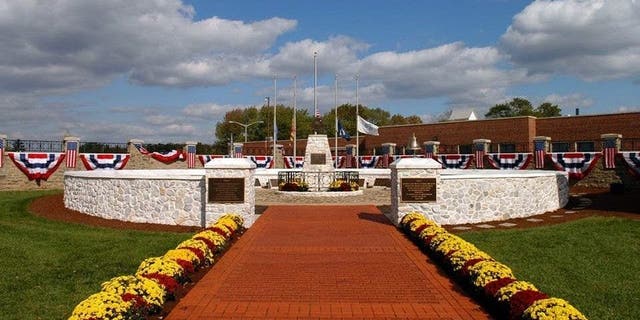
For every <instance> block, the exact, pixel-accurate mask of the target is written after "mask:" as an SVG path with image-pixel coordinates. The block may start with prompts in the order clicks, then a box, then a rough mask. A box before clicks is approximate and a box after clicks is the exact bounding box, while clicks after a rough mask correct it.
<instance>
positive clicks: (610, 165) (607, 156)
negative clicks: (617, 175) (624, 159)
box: [602, 139, 618, 169]
mask: <svg viewBox="0 0 640 320" xmlns="http://www.w3.org/2000/svg"><path fill="white" fill-rule="evenodd" d="M617 151H618V150H617V148H616V140H615V139H607V140H604V143H603V146H602V156H603V157H604V168H605V169H615V168H616V153H617Z"/></svg>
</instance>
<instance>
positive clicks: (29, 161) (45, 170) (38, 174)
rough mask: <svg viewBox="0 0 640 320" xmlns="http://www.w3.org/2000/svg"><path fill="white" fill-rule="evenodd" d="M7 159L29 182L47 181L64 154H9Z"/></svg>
mask: <svg viewBox="0 0 640 320" xmlns="http://www.w3.org/2000/svg"><path fill="white" fill-rule="evenodd" d="M9 158H10V159H11V161H13V163H14V164H15V165H16V167H18V169H20V171H22V173H24V174H25V175H26V176H27V178H29V180H37V181H39V180H47V179H49V177H50V176H51V175H52V174H53V173H54V172H55V171H56V169H58V167H59V166H60V164H61V163H62V160H64V153H39V152H38V153H36V152H10V153H9Z"/></svg>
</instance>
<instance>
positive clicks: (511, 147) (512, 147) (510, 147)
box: [499, 143, 516, 153]
mask: <svg viewBox="0 0 640 320" xmlns="http://www.w3.org/2000/svg"><path fill="white" fill-rule="evenodd" d="M499 150H500V152H501V153H515V152H516V144H515V143H501V144H500V149H499Z"/></svg>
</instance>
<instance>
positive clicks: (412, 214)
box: [400, 211, 427, 226]
mask: <svg viewBox="0 0 640 320" xmlns="http://www.w3.org/2000/svg"><path fill="white" fill-rule="evenodd" d="M416 219H419V220H425V221H426V220H427V219H426V218H425V217H424V215H422V213H420V212H417V211H412V212H409V213H407V214H406V215H405V216H404V217H402V220H400V224H401V225H403V226H404V225H405V224H407V222H408V221H411V220H416Z"/></svg>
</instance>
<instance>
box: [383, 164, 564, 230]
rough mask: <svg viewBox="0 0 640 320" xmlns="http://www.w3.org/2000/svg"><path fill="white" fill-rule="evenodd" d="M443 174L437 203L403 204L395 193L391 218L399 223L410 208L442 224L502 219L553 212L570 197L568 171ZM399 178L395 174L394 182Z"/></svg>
mask: <svg viewBox="0 0 640 320" xmlns="http://www.w3.org/2000/svg"><path fill="white" fill-rule="evenodd" d="M441 173H442V174H441V175H440V181H439V184H438V186H437V192H436V202H425V203H402V202H400V201H399V193H398V196H396V197H393V196H392V199H391V202H392V204H391V205H392V208H394V206H397V216H393V217H390V219H391V220H392V222H393V223H395V224H397V223H398V222H399V221H400V219H402V217H403V216H404V215H406V214H407V213H409V212H411V211H418V212H421V213H423V214H425V216H426V217H427V218H429V219H431V220H433V221H435V222H437V223H439V224H465V223H479V222H486V221H500V220H506V219H511V218H521V217H527V216H532V215H536V214H542V213H545V212H549V211H554V210H557V209H559V208H562V207H564V206H565V205H566V204H567V201H568V199H569V185H568V176H567V174H566V173H565V172H554V171H526V172H523V171H505V170H442V171H441ZM398 175H401V173H400V172H399V173H398ZM410 175H411V174H410V173H409V174H407V176H410ZM396 179H398V178H396ZM396 181H398V180H394V175H392V184H395V183H397V182H396Z"/></svg>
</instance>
